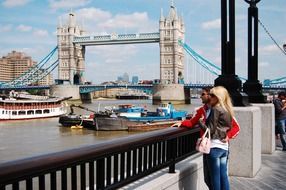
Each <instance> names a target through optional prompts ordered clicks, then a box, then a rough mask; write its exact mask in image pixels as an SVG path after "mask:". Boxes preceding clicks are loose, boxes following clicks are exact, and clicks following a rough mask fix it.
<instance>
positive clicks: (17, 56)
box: [0, 51, 53, 85]
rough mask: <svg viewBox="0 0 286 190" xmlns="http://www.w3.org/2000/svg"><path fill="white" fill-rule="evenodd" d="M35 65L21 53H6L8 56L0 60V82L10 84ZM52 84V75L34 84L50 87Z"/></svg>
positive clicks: (28, 57)
mask: <svg viewBox="0 0 286 190" xmlns="http://www.w3.org/2000/svg"><path fill="white" fill-rule="evenodd" d="M36 63H37V62H35V61H33V60H32V58H31V57H30V56H27V55H26V54H24V53H22V52H17V51H12V52H11V53H8V55H6V56H3V57H2V58H0V82H3V83H5V82H10V81H12V80H14V79H16V78H18V77H19V76H21V75H22V74H23V73H25V72H26V71H27V70H28V69H29V68H31V67H32V66H33V65H35V64H36ZM52 83H53V78H52V75H51V74H48V75H47V76H46V77H44V78H43V79H41V80H40V81H38V82H37V83H36V84H37V85H50V84H52Z"/></svg>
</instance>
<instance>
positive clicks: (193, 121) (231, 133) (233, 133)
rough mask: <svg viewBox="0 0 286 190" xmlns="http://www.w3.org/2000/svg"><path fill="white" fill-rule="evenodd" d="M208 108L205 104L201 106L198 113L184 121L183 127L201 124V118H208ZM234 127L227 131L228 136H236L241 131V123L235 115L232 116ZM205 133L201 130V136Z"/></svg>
mask: <svg viewBox="0 0 286 190" xmlns="http://www.w3.org/2000/svg"><path fill="white" fill-rule="evenodd" d="M207 109H208V106H207V105H206V104H205V105H203V106H201V107H199V108H198V109H197V110H196V113H195V115H193V117H192V118H191V119H186V120H184V121H183V122H182V124H181V126H183V127H189V128H192V127H194V126H195V125H197V124H199V120H200V118H203V120H204V121H205V120H206V110H207ZM231 122H232V127H231V129H230V130H229V131H227V136H228V138H229V139H233V138H235V137H236V136H237V135H238V133H239V131H240V126H239V124H238V123H237V121H236V119H235V118H234V117H233V118H232V121H231ZM203 134H204V131H203V130H201V136H202V135H203Z"/></svg>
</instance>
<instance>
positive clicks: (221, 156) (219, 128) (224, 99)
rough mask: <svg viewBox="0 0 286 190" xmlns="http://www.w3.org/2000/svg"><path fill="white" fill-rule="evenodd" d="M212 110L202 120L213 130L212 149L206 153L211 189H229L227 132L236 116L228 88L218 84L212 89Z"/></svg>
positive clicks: (205, 125) (202, 124)
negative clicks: (204, 119)
mask: <svg viewBox="0 0 286 190" xmlns="http://www.w3.org/2000/svg"><path fill="white" fill-rule="evenodd" d="M209 95H210V102H209V105H210V106H211V112H210V114H209V116H208V118H207V119H206V121H205V123H203V122H201V123H200V124H201V127H202V128H203V129H206V127H207V128H209V129H210V131H211V151H210V153H209V154H207V155H206V164H208V169H209V172H210V173H209V174H210V178H211V184H210V189H212V190H229V181H228V176H227V159H228V152H229V151H228V148H229V146H228V141H227V140H226V137H227V132H228V131H229V130H230V129H231V126H232V124H231V121H232V118H233V116H234V114H233V106H232V102H231V98H230V96H229V93H228V92H227V90H226V89H225V88H224V87H222V86H217V87H214V88H212V89H211V91H210V94H209Z"/></svg>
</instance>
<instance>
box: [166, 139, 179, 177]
mask: <svg viewBox="0 0 286 190" xmlns="http://www.w3.org/2000/svg"><path fill="white" fill-rule="evenodd" d="M176 155H177V139H176V138H175V139H171V140H168V141H167V160H168V161H170V162H171V163H170V165H169V173H176V172H175V164H176Z"/></svg>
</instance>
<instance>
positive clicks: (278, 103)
mask: <svg viewBox="0 0 286 190" xmlns="http://www.w3.org/2000/svg"><path fill="white" fill-rule="evenodd" d="M273 103H274V107H275V119H279V120H282V119H286V109H284V110H282V108H283V106H284V104H283V102H282V100H281V99H280V98H276V99H275V100H274V102H273Z"/></svg>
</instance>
